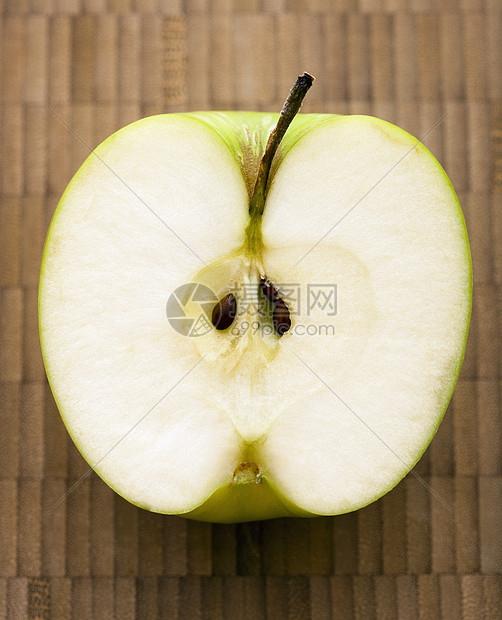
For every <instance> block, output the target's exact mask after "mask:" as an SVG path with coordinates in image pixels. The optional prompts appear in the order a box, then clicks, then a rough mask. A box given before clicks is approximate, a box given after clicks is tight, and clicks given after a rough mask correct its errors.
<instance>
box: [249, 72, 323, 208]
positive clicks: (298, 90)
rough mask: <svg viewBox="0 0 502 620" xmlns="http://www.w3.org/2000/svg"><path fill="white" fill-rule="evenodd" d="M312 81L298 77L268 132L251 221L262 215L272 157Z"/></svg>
mask: <svg viewBox="0 0 502 620" xmlns="http://www.w3.org/2000/svg"><path fill="white" fill-rule="evenodd" d="M313 81H314V77H313V76H312V75H310V74H309V73H304V74H303V75H300V76H298V79H297V80H296V82H295V84H294V86H293V88H292V89H291V91H290V93H289V95H288V98H287V99H286V101H285V102H284V105H283V106H282V110H281V114H280V116H279V120H278V121H277V125H276V126H275V127H274V129H273V130H272V131H271V132H270V136H269V138H268V142H267V147H266V149H265V154H264V155H263V158H262V160H261V163H260V167H259V169H258V176H257V178H256V183H255V186H254V189H253V195H252V196H251V201H250V204H249V214H250V216H251V219H254V218H259V217H261V216H262V215H263V210H264V208H265V195H266V190H267V182H268V176H269V174H270V168H271V166H272V161H273V159H274V155H275V154H276V152H277V148H278V147H279V144H280V143H281V140H282V139H283V137H284V134H285V133H286V131H287V129H288V127H289V126H290V125H291V122H292V120H293V119H294V117H295V116H296V115H297V114H298V112H299V110H300V108H301V107H302V103H303V100H304V99H305V95H306V94H307V92H308V90H309V88H310V87H311V86H312V83H313Z"/></svg>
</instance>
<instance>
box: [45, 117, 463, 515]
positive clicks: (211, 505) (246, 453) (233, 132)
mask: <svg viewBox="0 0 502 620" xmlns="http://www.w3.org/2000/svg"><path fill="white" fill-rule="evenodd" d="M172 116H176V117H178V118H186V119H191V120H192V121H197V122H199V123H202V124H204V125H206V126H207V127H209V128H211V130H213V131H214V132H215V133H216V134H217V135H218V137H219V139H221V140H222V141H223V142H224V144H225V146H226V147H227V149H228V150H229V151H230V152H231V154H232V156H233V158H234V159H235V161H236V162H237V163H238V166H239V168H240V170H241V172H242V176H243V179H244V182H245V185H246V189H247V192H248V195H249V197H251V195H252V191H253V187H254V182H255V179H256V174H257V170H258V166H259V162H260V160H261V157H262V156H263V153H264V151H265V147H266V143H267V139H268V136H269V133H270V131H271V130H272V129H273V127H274V126H275V125H276V123H277V119H278V115H277V114H268V113H259V112H194V113H186V114H176V115H161V116H158V117H151V119H143V120H141V121H138V123H148V122H156V123H162V119H163V118H169V117H172ZM339 118H344V117H341V116H340V115H327V114H300V115H298V116H297V117H296V118H295V120H294V121H293V123H292V125H291V127H290V128H289V130H288V132H287V133H286V135H285V137H284V139H283V141H282V143H281V145H280V147H279V150H278V152H277V155H276V157H275V159H274V162H273V165H272V169H271V173H270V179H269V185H271V184H273V182H274V177H275V175H276V173H277V171H278V170H279V168H280V167H281V165H282V163H283V162H284V161H285V160H286V158H287V156H288V153H289V152H290V151H291V150H292V149H293V147H294V146H295V145H296V144H297V143H298V141H300V140H301V139H302V138H303V137H304V136H305V135H307V134H308V133H309V132H311V131H312V130H314V129H316V128H319V127H321V126H322V125H325V124H328V123H331V122H333V121H334V120H335V119H339ZM353 118H355V117H353ZM358 118H360V119H361V120H362V121H363V122H366V121H365V119H366V118H368V117H358ZM368 122H375V119H371V120H370V121H368ZM376 122H377V123H379V124H380V126H381V127H383V128H384V130H385V132H386V133H387V134H388V135H389V136H390V137H393V136H395V139H396V141H403V136H405V135H407V134H405V132H404V131H403V130H401V129H399V128H397V127H395V126H393V125H391V124H390V123H387V122H385V121H380V120H378V121H376ZM134 125H136V123H135V124H133V125H131V126H129V127H128V128H125V129H123V130H120V131H119V132H117V133H116V134H114V135H112V136H111V137H110V138H108V139H107V140H106V141H105V142H104V143H103V144H102V145H100V147H98V149H97V153H98V155H99V154H100V153H102V152H106V151H107V149H109V148H113V145H114V142H115V140H116V139H117V136H120V135H121V133H122V132H124V131H127V130H129V128H131V127H134ZM409 138H410V140H413V138H411V137H409ZM415 148H416V149H417V150H418V151H420V152H422V153H423V154H425V155H426V157H427V159H428V161H429V162H433V163H434V165H435V166H436V169H437V172H438V173H439V174H441V176H442V178H443V183H444V185H445V186H448V187H449V188H450V189H451V192H452V194H453V195H454V190H453V188H452V187H451V184H450V181H449V179H448V177H447V175H446V173H445V172H444V170H443V169H442V168H441V166H440V164H439V163H438V162H437V161H436V160H435V159H434V157H433V156H432V155H431V154H430V153H429V151H428V150H427V149H426V148H425V147H424V146H423V145H422V144H418V145H416V147H415ZM94 163H95V159H94V157H93V156H92V155H91V156H90V157H89V158H88V160H86V162H85V163H84V164H83V165H82V167H81V168H80V170H79V171H78V172H77V174H76V175H75V177H74V179H73V180H72V181H71V182H70V184H69V186H68V188H67V189H66V191H65V193H64V194H63V196H62V198H61V201H60V204H59V206H58V209H57V210H56V213H55V215H54V217H53V220H52V222H51V225H50V228H49V232H48V235H47V239H46V243H45V248H44V255H43V259H42V267H41V278H40V281H41V283H40V289H39V314H40V316H41V320H40V340H41V346H42V353H43V357H44V363H45V366H46V371H47V376H48V380H49V383H50V385H51V388H52V391H53V394H54V398H55V400H56V404H57V406H58V409H59V411H60V414H61V417H62V419H63V422H64V423H65V425H66V426H67V428H68V432H69V433H70V436H71V437H72V439H73V441H74V442H75V444H76V446H77V448H78V449H79V450H80V451H81V453H82V455H83V457H84V458H85V459H87V460H88V462H89V464H90V466H91V467H92V466H93V462H95V459H93V458H92V457H91V458H90V457H89V455H88V453H87V450H86V447H85V446H83V445H82V443H83V442H82V436H81V435H80V434H79V433H76V432H75V431H74V428H73V427H72V424H71V423H70V420H69V419H67V416H68V415H69V413H70V417H71V412H68V411H67V407H66V405H65V404H64V403H63V401H64V398H63V391H64V390H62V388H61V383H60V376H59V375H60V371H59V370H57V369H56V367H55V365H54V364H53V359H52V358H53V353H52V351H49V348H50V347H49V346H48V345H47V342H48V340H49V336H48V329H47V325H48V323H49V318H48V311H47V310H45V311H44V304H45V298H46V295H47V293H46V289H48V288H49V287H48V284H47V282H48V281H49V279H50V276H51V274H50V273H49V271H50V269H51V266H50V264H49V262H50V260H49V259H48V256H49V255H50V254H51V253H53V252H54V247H55V245H56V242H55V241H54V231H55V230H56V229H57V228H58V225H59V220H60V212H61V211H62V209H63V206H64V205H65V203H66V201H67V197H68V194H69V193H71V192H73V191H75V186H78V184H79V183H80V179H81V178H82V177H83V176H85V174H86V173H87V170H88V167H89V166H91V165H93V164H94ZM455 208H456V210H457V213H456V217H457V218H458V219H459V220H460V221H461V222H462V223H463V234H462V240H461V242H462V243H463V244H464V247H465V257H466V258H465V270H466V274H467V275H466V276H465V280H466V287H467V288H468V293H467V297H468V304H467V305H468V308H467V306H466V309H465V312H464V317H463V324H464V329H463V333H462V337H461V339H459V342H458V347H457V352H456V357H455V362H454V363H453V364H452V365H451V368H450V370H449V376H448V377H446V380H447V382H448V385H449V387H448V390H446V391H444V393H443V395H442V399H441V404H440V407H439V411H438V412H437V416H436V421H437V422H436V424H435V425H434V426H433V427H432V428H431V432H430V435H429V436H428V439H427V441H422V444H421V446H420V450H419V451H416V452H415V453H414V458H413V461H409V460H407V461H406V467H403V468H401V469H400V471H399V473H398V474H397V475H396V474H395V475H392V476H390V477H389V479H388V484H387V485H381V486H379V487H378V488H375V490H374V493H370V494H369V496H366V497H365V498H364V500H363V501H362V502H360V504H358V505H354V504H353V503H352V504H350V503H348V504H347V505H346V506H345V507H342V508H341V509H337V510H336V511H335V512H332V511H331V512H330V511H326V510H324V509H319V510H313V509H309V508H310V506H307V507H306V506H305V505H304V506H302V505H299V503H297V502H296V501H295V499H291V498H290V497H288V495H287V493H285V492H284V490H283V489H281V488H280V485H278V484H276V483H275V481H274V479H273V477H268V476H267V474H266V467H265V468H264V475H263V476H260V477H259V478H257V479H252V480H248V479H246V480H243V481H239V480H238V479H237V478H236V477H235V476H229V477H228V478H227V479H226V481H225V482H224V483H223V484H220V486H219V487H217V488H213V489H211V490H210V492H208V493H207V495H206V496H205V498H202V499H201V498H198V499H197V503H196V505H193V504H192V505H188V506H187V508H186V509H177V510H172V509H169V510H165V509H163V507H162V506H155V505H152V502H151V501H147V502H142V501H141V499H138V497H137V496H132V497H131V496H130V495H129V494H128V493H127V491H126V490H124V488H123V486H121V485H120V484H116V481H115V480H114V479H113V478H111V477H109V476H108V475H107V472H106V471H102V470H101V467H100V466H95V470H96V471H97V473H98V474H99V475H100V476H101V477H102V478H103V479H104V480H105V482H107V484H108V485H109V486H110V487H111V488H112V489H114V490H115V491H116V492H117V493H118V494H119V495H122V496H123V497H124V498H125V499H126V500H128V501H130V502H131V503H134V504H136V505H138V506H140V507H142V508H145V509H148V510H151V511H154V512H162V513H169V514H177V515H179V516H184V517H188V518H192V519H197V520H202V521H209V522H220V523H234V522H244V521H252V520H261V519H269V518H277V517H285V516H302V517H306V516H307V517H311V516H319V515H326V514H341V513H344V512H349V511H352V510H355V509H358V508H360V507H363V506H365V505H367V504H369V503H371V502H373V501H375V500H377V499H379V498H380V497H381V496H382V495H384V494H385V493H387V492H388V491H390V490H391V489H392V488H393V487H394V486H395V485H396V484H398V482H399V481H400V480H401V479H402V477H403V476H404V475H406V473H407V472H408V471H409V470H410V469H411V468H412V467H413V466H414V465H415V464H416V462H417V461H418V460H419V459H420V457H421V456H422V454H423V453H424V451H425V450H426V449H427V447H428V444H429V442H430V441H431V440H432V438H433V436H434V434H435V432H436V431H437V428H438V427H439V424H440V422H441V420H442V418H443V416H444V412H445V411H446V408H447V406H448V403H449V401H450V399H451V396H452V394H453V390H454V387H455V383H456V381H457V378H458V375H459V373H460V368H461V364H462V360H463V355H464V352H465V347H466V341H467V335H468V328H469V320H470V307H471V299H472V266H471V261H470V252H469V241H468V237H467V231H466V227H465V223H464V220H463V215H462V211H461V207H460V205H459V203H458V200H456V198H455ZM257 226H261V222H257ZM243 251H244V250H243V248H240V249H237V251H236V253H237V254H239V253H240V252H243ZM187 281H188V280H187ZM201 281H203V278H202V280H201ZM263 441H264V440H263ZM260 442H261V440H258V441H256V442H247V443H246V442H245V443H244V444H243V446H242V448H241V457H240V459H238V461H236V465H237V464H238V462H239V461H240V462H242V463H246V462H252V463H254V462H256V463H258V464H259V465H260V467H261V465H262V464H261V463H260V458H261V457H260V447H261V443H260Z"/></svg>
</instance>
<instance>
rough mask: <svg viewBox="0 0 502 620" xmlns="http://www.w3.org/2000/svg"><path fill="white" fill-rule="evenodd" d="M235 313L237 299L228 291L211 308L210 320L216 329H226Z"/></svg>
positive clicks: (232, 320)
mask: <svg viewBox="0 0 502 620" xmlns="http://www.w3.org/2000/svg"><path fill="white" fill-rule="evenodd" d="M236 314H237V300H236V299H235V296H234V295H232V293H228V295H225V296H224V297H222V298H221V299H220V301H219V302H218V303H217V304H216V305H215V307H214V308H213V314H212V317H211V320H212V322H213V325H214V326H215V327H216V329H219V330H223V329H228V328H229V327H230V325H232V323H233V322H234V319H235V316H236Z"/></svg>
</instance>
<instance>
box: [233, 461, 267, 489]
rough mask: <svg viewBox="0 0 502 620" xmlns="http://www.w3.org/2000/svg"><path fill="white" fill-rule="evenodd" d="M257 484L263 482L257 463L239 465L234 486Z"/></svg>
mask: <svg viewBox="0 0 502 620" xmlns="http://www.w3.org/2000/svg"><path fill="white" fill-rule="evenodd" d="M250 482H255V483H257V484H259V483H260V482H261V471H260V468H259V467H258V465H257V464H256V463H253V462H243V463H240V464H239V465H237V467H236V468H235V471H234V476H233V483H234V484H249V483H250Z"/></svg>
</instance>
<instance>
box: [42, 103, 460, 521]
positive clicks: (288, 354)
mask: <svg viewBox="0 0 502 620" xmlns="http://www.w3.org/2000/svg"><path fill="white" fill-rule="evenodd" d="M277 120H278V115H272V114H262V113H245V112H225V113H217V112H206V113H192V114H168V115H160V116H154V117H151V118H146V119H143V120H140V121H138V122H136V123H133V124H132V125H129V126H127V127H125V128H124V129H122V130H120V131H119V132H117V133H116V134H114V135H113V136H111V137H110V138H109V139H108V140H106V141H105V142H104V143H103V144H101V145H100V146H99V147H98V148H97V149H96V151H95V152H94V153H93V154H91V155H90V157H89V158H88V159H87V161H86V162H85V163H84V164H83V166H82V167H81V169H80V170H79V171H78V173H77V174H76V175H75V177H74V178H73V180H72V181H71V183H70V184H69V186H68V188H67V190H66V192H65V194H64V195H63V197H62V199H61V202H60V204H59V206H58V209H57V211H56V214H55V216H54V219H53V221H52V224H51V227H50V231H49V234H48V237H47V242H46V246H45V252H44V259H43V266H42V273H41V282H40V334H41V341H42V349H43V355H44V360H45V365H46V370H47V375H48V378H49V381H50V384H51V388H52V390H53V393H54V396H55V399H56V402H57V405H58V407H59V410H60V412H61V415H62V418H63V420H64V423H65V425H66V427H67V429H68V431H69V433H70V435H71V437H72V438H73V440H74V442H75V443H76V445H77V447H78V448H79V450H80V451H81V453H82V455H83V456H84V458H85V459H86V460H87V461H88V463H89V465H90V466H91V467H93V468H94V469H95V471H96V472H97V473H98V474H99V475H100V476H101V477H102V478H103V479H104V480H105V481H106V482H107V483H108V484H109V485H110V486H111V487H112V488H113V489H115V490H116V491H117V493H119V494H120V495H122V496H123V497H125V498H126V499H128V500H129V501H131V502H133V503H134V504H137V505H138V506H141V507H143V508H146V509H148V510H152V511H156V512H162V513H169V514H178V515H184V516H188V517H193V518H198V519H203V520H211V521H221V522H230V521H244V520H252V519H263V518H270V517H278V516H285V515H330V514H339V513H343V512H347V511H351V510H355V509H357V508H360V507H362V506H364V505H366V504H368V503H369V502H372V501H374V500H375V499H377V498H379V497H380V496H381V495H383V494H384V493H386V492H387V491H388V490H390V489H391V488H392V487H393V486H394V485H396V484H397V483H398V482H399V480H401V478H402V477H403V476H404V475H405V474H406V473H407V472H408V471H410V469H411V468H412V467H413V465H414V464H415V463H416V462H417V460H418V459H419V458H420V456H421V455H422V453H423V452H424V450H425V449H426V447H427V445H428V444H429V442H430V441H431V439H432V437H433V435H434V433H435V432H436V430H437V428H438V425H439V423H440V421H441V419H442V417H443V414H444V412H445V409H446V407H447V405H448V402H449V399H450V397H451V394H452V391H453V388H454V385H455V382H456V379H457V377H458V374H459V370H460V365H461V361H462V357H463V353H464V349H465V343H466V337H467V331H468V324H469V317H470V307H471V262H470V254H469V245H468V240H467V234H466V229H465V224H464V220H463V217H462V212H461V209H460V206H459V204H458V201H457V198H456V196H455V193H454V191H453V188H452V186H451V184H450V182H449V180H448V178H447V176H446V174H445V172H444V171H443V169H442V168H441V166H440V165H439V163H438V162H437V161H436V159H434V157H433V155H432V154H431V153H430V152H429V151H428V150H427V149H426V148H425V147H424V146H423V145H422V144H421V143H420V142H419V141H418V140H417V139H416V138H413V137H412V136H410V135H409V134H407V133H406V132H404V131H403V130H401V129H399V128H397V127H395V126H393V125H391V124H389V123H387V122H384V121H382V120H378V119H376V118H372V117H367V116H335V115H300V116H297V117H296V118H295V119H294V121H293V122H292V124H291V126H290V128H289V130H288V132H287V133H286V135H285V137H284V138H283V140H282V142H281V143H280V146H279V148H278V150H277V153H276V155H275V157H274V158H273V163H272V166H271V168H270V171H269V174H268V176H267V179H266V184H265V185H263V187H262V189H263V192H262V202H263V204H262V207H261V209H255V210H254V211H253V208H251V213H250V202H251V205H252V206H253V200H254V198H256V189H255V179H256V177H257V175H259V168H260V162H261V161H262V157H263V155H264V153H265V152H266V145H267V139H268V136H269V134H270V132H271V130H272V129H273V128H274V126H275V125H276V123H277ZM253 197H254V198H253ZM255 206H256V205H255Z"/></svg>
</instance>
